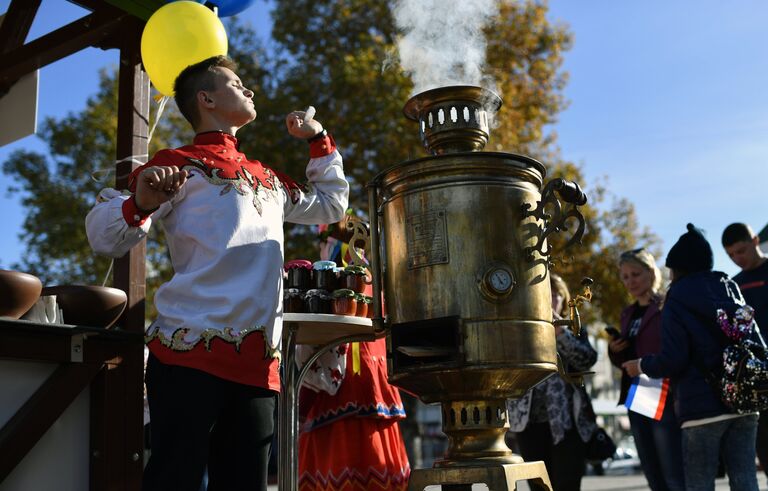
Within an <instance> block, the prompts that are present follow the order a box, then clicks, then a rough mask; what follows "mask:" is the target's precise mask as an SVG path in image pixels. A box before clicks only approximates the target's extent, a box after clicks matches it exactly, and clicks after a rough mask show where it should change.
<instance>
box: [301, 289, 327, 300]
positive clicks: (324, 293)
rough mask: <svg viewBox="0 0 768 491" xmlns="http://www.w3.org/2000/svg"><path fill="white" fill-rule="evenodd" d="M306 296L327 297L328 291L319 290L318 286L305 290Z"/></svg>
mask: <svg viewBox="0 0 768 491" xmlns="http://www.w3.org/2000/svg"><path fill="white" fill-rule="evenodd" d="M305 295H306V296H307V297H320V298H327V297H328V296H329V295H328V292H327V291H325V290H320V289H318V288H315V289H312V290H307V293H305Z"/></svg>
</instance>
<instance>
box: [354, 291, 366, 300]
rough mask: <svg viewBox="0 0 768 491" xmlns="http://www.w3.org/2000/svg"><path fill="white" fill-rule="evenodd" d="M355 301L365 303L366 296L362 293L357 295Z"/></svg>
mask: <svg viewBox="0 0 768 491" xmlns="http://www.w3.org/2000/svg"><path fill="white" fill-rule="evenodd" d="M355 300H357V301H358V302H365V295H363V294H362V293H355Z"/></svg>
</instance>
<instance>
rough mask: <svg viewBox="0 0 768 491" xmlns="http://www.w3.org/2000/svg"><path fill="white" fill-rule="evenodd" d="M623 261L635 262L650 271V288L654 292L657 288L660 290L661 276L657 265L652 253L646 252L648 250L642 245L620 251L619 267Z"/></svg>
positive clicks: (655, 292) (657, 290) (656, 292)
mask: <svg viewBox="0 0 768 491" xmlns="http://www.w3.org/2000/svg"><path fill="white" fill-rule="evenodd" d="M625 263H630V264H635V265H637V266H640V267H641V268H644V269H646V270H648V271H650V272H651V276H652V277H653V282H652V284H651V290H652V291H653V293H654V294H658V293H659V290H661V281H662V277H661V271H660V270H659V267H658V266H656V259H654V257H653V254H651V253H650V252H648V250H647V249H645V248H644V247H641V248H639V249H632V250H631V251H625V252H622V253H621V256H619V267H621V265H622V264H625Z"/></svg>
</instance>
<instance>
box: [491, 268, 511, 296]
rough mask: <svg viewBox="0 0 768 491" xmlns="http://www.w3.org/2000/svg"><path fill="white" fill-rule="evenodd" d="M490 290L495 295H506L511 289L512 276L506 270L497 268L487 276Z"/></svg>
mask: <svg viewBox="0 0 768 491" xmlns="http://www.w3.org/2000/svg"><path fill="white" fill-rule="evenodd" d="M488 282H489V283H490V286H491V290H493V291H494V292H496V293H506V292H507V291H508V290H510V289H511V288H512V274H511V273H510V272H509V271H507V270H506V269H501V268H497V269H494V270H492V271H491V273H490V275H489V276H488Z"/></svg>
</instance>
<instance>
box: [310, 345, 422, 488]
mask: <svg viewBox="0 0 768 491" xmlns="http://www.w3.org/2000/svg"><path fill="white" fill-rule="evenodd" d="M299 356H300V357H301V356H302V355H301V354H300V355H299ZM304 358H305V359H306V358H308V356H307V355H306V354H305V355H304ZM386 360H387V356H386V344H385V340H384V339H379V340H377V341H373V342H369V343H350V344H344V345H341V346H339V347H338V348H336V349H335V350H332V351H331V352H330V353H327V354H326V355H325V356H323V357H321V358H320V359H319V360H318V361H317V362H316V363H315V365H314V366H313V368H312V370H310V372H309V373H308V375H307V379H306V380H305V391H304V394H302V396H303V397H304V396H306V395H307V392H308V391H307V390H306V387H310V388H312V389H313V390H316V391H317V392H316V393H315V394H312V395H313V397H311V399H312V401H311V406H310V407H309V410H308V413H307V417H306V420H305V422H304V424H303V427H302V432H301V435H300V437H299V491H366V490H367V491H377V490H405V489H407V487H408V477H409V475H410V472H411V469H410V465H409V464H408V455H407V454H406V452H405V446H404V444H403V437H402V434H401V433H400V427H399V425H398V420H400V419H403V418H405V410H404V408H403V403H402V400H401V399H400V393H399V392H398V390H397V389H396V388H395V387H392V386H391V385H389V383H388V382H387V361H386ZM304 398H305V400H306V397H304Z"/></svg>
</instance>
